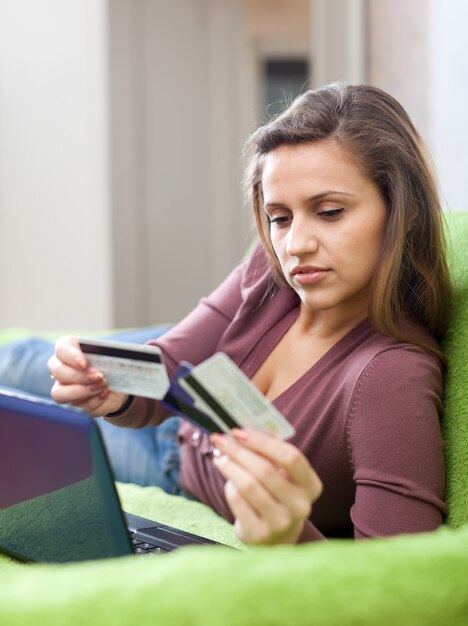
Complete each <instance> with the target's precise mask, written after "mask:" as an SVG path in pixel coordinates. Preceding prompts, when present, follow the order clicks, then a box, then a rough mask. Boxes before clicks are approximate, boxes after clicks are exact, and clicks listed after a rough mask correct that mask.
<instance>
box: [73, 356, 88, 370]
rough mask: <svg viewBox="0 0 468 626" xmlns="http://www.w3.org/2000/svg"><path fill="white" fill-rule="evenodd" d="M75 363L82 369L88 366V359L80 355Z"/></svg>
mask: <svg viewBox="0 0 468 626" xmlns="http://www.w3.org/2000/svg"><path fill="white" fill-rule="evenodd" d="M75 363H76V364H77V366H78V367H79V368H80V369H82V370H84V369H85V368H86V361H85V360H84V359H83V358H82V357H80V356H79V357H77V358H76V359H75Z"/></svg>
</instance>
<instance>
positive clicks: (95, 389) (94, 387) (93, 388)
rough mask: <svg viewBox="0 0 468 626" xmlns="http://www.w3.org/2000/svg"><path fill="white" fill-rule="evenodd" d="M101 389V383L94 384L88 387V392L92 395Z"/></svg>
mask: <svg viewBox="0 0 468 626" xmlns="http://www.w3.org/2000/svg"><path fill="white" fill-rule="evenodd" d="M102 388H103V384H102V382H101V383H96V384H95V385H90V386H89V390H90V391H91V392H92V393H94V392H95V391H102Z"/></svg>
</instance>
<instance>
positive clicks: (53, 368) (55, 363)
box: [47, 355, 104, 385]
mask: <svg viewBox="0 0 468 626" xmlns="http://www.w3.org/2000/svg"><path fill="white" fill-rule="evenodd" d="M47 365H48V368H49V371H50V373H51V378H53V379H54V380H57V381H58V382H60V383H62V384H63V385H71V384H78V385H87V384H91V383H100V382H104V374H103V373H102V372H99V371H97V370H95V369H93V368H90V367H88V368H87V369H86V370H84V371H83V370H79V369H76V368H75V367H71V366H70V365H66V364H64V363H62V361H60V359H58V358H57V357H56V356H55V355H53V356H51V357H50V359H49V360H48V362H47Z"/></svg>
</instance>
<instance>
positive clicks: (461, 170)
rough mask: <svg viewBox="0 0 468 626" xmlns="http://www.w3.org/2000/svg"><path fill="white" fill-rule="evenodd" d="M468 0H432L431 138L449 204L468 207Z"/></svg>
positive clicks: (456, 208)
mask: <svg viewBox="0 0 468 626" xmlns="http://www.w3.org/2000/svg"><path fill="white" fill-rule="evenodd" d="M467 24H468V2H466V0H450V2H447V0H430V19H429V41H430V49H429V68H430V72H429V103H430V107H429V116H430V119H429V124H430V142H429V147H430V148H431V151H432V154H433V156H434V160H435V163H436V167H437V171H438V174H439V181H440V187H441V190H442V194H443V196H444V198H445V208H447V209H449V210H451V211H468V202H467V178H468V113H467V111H468V104H467V103H468V46H467V43H466V42H467V39H466V25H467Z"/></svg>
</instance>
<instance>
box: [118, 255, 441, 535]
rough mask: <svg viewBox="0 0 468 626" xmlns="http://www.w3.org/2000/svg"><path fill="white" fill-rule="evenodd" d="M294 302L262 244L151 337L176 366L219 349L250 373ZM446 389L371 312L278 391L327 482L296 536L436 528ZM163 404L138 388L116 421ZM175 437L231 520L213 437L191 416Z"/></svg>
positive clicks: (190, 470)
mask: <svg viewBox="0 0 468 626" xmlns="http://www.w3.org/2000/svg"><path fill="white" fill-rule="evenodd" d="M268 287H271V288H270V289H268ZM299 305H300V301H299V298H298V296H297V294H296V293H295V292H294V291H293V290H292V289H290V288H289V287H277V286H274V283H273V281H272V277H271V272H270V269H269V266H268V262H267V260H266V257H265V254H264V252H263V251H262V249H261V248H260V247H257V248H256V250H255V251H254V253H253V255H252V256H251V257H250V258H249V259H247V260H246V261H245V262H243V263H242V264H241V265H239V266H238V267H237V268H236V269H235V270H234V271H233V272H232V273H231V274H230V275H229V277H228V278H227V279H226V280H225V281H224V282H223V283H222V284H221V285H220V286H219V287H218V288H217V289H216V290H215V291H214V292H213V293H212V294H211V295H210V296H209V297H208V298H204V299H202V300H201V301H200V303H199V305H198V306H197V307H196V308H195V309H194V311H192V313H190V314H189V315H188V316H187V317H186V318H185V319H184V320H183V321H182V322H181V323H180V324H178V325H177V326H175V327H174V328H173V329H172V330H170V331H169V332H167V333H166V334H165V335H163V336H162V337H161V338H160V339H158V341H155V342H154V343H155V344H156V345H158V346H159V347H160V348H161V350H162V351H163V353H164V358H165V362H166V366H167V369H168V371H169V375H170V376H173V375H174V373H175V370H176V368H177V365H178V363H179V361H181V360H186V361H189V362H190V363H192V364H193V365H196V364H198V363H200V362H201V361H203V360H205V359H206V358H208V357H209V356H211V355H212V354H214V353H215V352H219V351H222V352H225V353H226V354H227V355H229V356H230V357H231V359H232V360H233V361H234V362H235V363H236V364H237V365H238V366H239V367H240V368H241V369H242V370H243V371H244V373H245V374H246V375H247V376H249V377H252V376H253V375H254V373H255V372H256V370H257V369H258V368H259V367H260V365H261V364H262V363H263V361H264V360H265V359H266V357H267V356H268V355H269V354H270V352H271V351H272V349H273V348H274V347H275V346H276V344H277V343H278V342H279V340H280V339H281V338H282V337H283V335H284V334H285V333H286V331H287V330H288V329H289V328H290V326H291V325H292V323H293V322H294V321H295V319H296V318H297V316H298V314H299ZM418 332H419V334H420V335H423V336H424V338H425V339H426V340H427V341H431V338H430V337H428V336H427V334H426V333H425V331H424V330H422V329H420V328H418ZM442 395H443V382H442V371H441V366H440V363H439V361H438V359H437V358H436V357H434V356H433V355H431V354H430V353H429V352H428V351H426V350H424V349H423V348H420V347H418V346H415V345H413V344H408V343H403V342H401V341H398V340H396V339H393V338H390V337H386V336H383V335H381V334H379V333H377V332H376V331H375V330H373V328H372V327H371V325H370V323H369V321H368V320H365V321H363V322H361V323H360V324H358V325H357V326H356V327H355V328H354V329H353V330H351V331H350V332H349V333H348V334H347V335H346V336H344V337H343V338H342V339H341V340H340V341H338V343H336V344H335V345H334V346H333V347H332V348H331V349H330V350H329V351H328V352H327V353H326V354H325V355H324V356H323V357H322V358H321V359H320V360H319V361H318V362H317V363H315V365H313V366H312V367H311V368H310V369H309V370H308V371H307V372H306V373H305V374H304V375H303V376H301V377H300V378H299V380H297V381H296V382H295V383H294V384H293V385H291V386H290V387H289V388H288V389H286V391H284V392H283V393H281V394H280V395H279V396H278V397H277V398H276V399H275V400H274V401H273V404H274V405H275V406H276V408H277V409H278V410H279V411H280V412H281V413H282V414H283V415H284V416H285V417H286V418H287V419H288V420H289V421H290V422H291V424H293V425H294V427H295V429H296V434H295V435H294V437H293V438H292V439H291V440H290V441H291V443H293V444H294V445H296V446H297V447H298V448H299V449H300V450H301V451H302V452H303V453H304V454H305V456H306V457H307V458H308V459H309V461H310V463H311V464H312V466H313V467H314V469H315V470H316V471H317V473H318V475H319V476H320V478H321V480H322V482H323V486H324V489H323V494H322V496H321V497H320V498H319V500H318V501H317V502H316V503H315V504H314V507H313V511H312V514H311V517H310V521H309V522H308V523H307V524H306V526H305V528H304V532H303V533H302V536H301V539H300V540H301V541H312V540H315V539H320V538H323V536H328V537H331V536H349V535H351V534H352V532H353V527H354V535H355V537H356V538H362V537H374V536H388V535H394V534H399V533H411V532H423V531H429V530H433V529H435V528H436V527H438V526H439V525H440V524H441V523H442V521H443V515H444V514H445V505H444V502H443V497H444V456H443V441H442V438H441V433H440V427H439V416H440V413H441V410H442ZM167 415H168V414H167V413H166V412H165V410H164V409H163V408H162V407H161V405H160V404H159V403H158V402H157V401H154V400H149V399H146V398H134V399H133V401H132V402H131V403H130V406H129V407H128V408H127V409H126V410H125V411H123V412H121V413H120V414H118V415H116V416H115V417H113V418H112V420H111V421H112V422H113V423H116V424H119V425H122V426H132V427H141V426H145V425H148V424H157V423H160V422H161V421H162V420H163V419H164V418H165V417H167ZM109 419H110V418H109ZM179 436H180V442H181V459H182V460H181V484H182V487H183V488H184V489H186V490H188V491H190V492H191V493H193V494H194V495H195V496H196V497H197V498H198V499H199V500H201V501H202V502H205V503H206V504H209V505H210V506H211V507H212V508H213V509H215V511H217V512H218V513H219V514H220V515H222V516H224V517H225V518H227V519H228V520H231V521H232V520H233V518H232V514H231V512H230V510H229V508H228V505H227V503H226V500H225V498H224V491H223V486H224V479H223V478H222V476H221V475H220V473H219V472H218V470H217V469H216V467H215V466H214V464H213V463H212V458H211V451H212V447H211V444H210V442H209V440H208V436H207V435H206V434H204V433H201V432H200V431H198V430H197V429H196V428H195V427H194V426H192V424H190V423H189V422H184V424H183V426H182V427H181V429H180V432H179Z"/></svg>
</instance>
